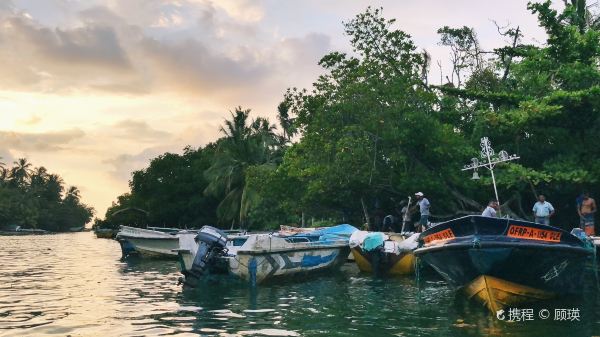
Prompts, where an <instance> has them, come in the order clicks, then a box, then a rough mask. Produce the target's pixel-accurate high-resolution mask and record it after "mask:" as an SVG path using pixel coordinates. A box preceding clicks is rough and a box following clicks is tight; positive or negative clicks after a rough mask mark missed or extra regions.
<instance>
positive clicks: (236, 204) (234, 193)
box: [204, 107, 278, 226]
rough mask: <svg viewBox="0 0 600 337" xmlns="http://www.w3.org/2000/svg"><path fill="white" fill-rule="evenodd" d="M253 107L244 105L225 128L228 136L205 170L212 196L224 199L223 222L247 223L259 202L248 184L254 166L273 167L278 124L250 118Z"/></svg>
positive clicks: (208, 192)
mask: <svg viewBox="0 0 600 337" xmlns="http://www.w3.org/2000/svg"><path fill="white" fill-rule="evenodd" d="M249 115H250V110H244V109H242V108H241V107H238V108H236V109H235V111H234V112H232V113H231V120H226V121H225V125H224V126H223V127H221V132H223V134H224V135H225V137H224V138H222V139H220V140H219V141H218V142H217V150H216V153H215V157H214V158H213V163H212V165H211V166H210V167H209V168H208V169H207V170H206V171H205V177H206V179H207V180H208V185H207V186H206V189H205V190H204V192H205V194H206V195H208V196H213V197H216V198H218V199H219V200H220V202H219V206H218V207H217V217H218V218H219V220H220V221H221V222H222V223H230V224H231V225H232V226H233V225H235V224H239V225H244V224H246V220H247V215H248V212H249V210H250V209H251V208H252V207H254V206H255V205H256V204H257V203H258V196H257V194H256V193H255V191H254V190H253V189H252V188H250V187H249V186H248V185H247V184H246V171H247V169H248V168H250V167H252V166H263V167H269V166H272V165H273V164H274V163H275V161H276V158H274V157H273V154H274V153H275V151H274V149H275V148H276V147H277V144H278V142H277V139H276V137H275V134H274V129H275V127H274V126H273V125H271V124H270V123H269V122H268V120H266V119H264V118H257V119H255V120H253V121H252V122H249V121H248V118H249Z"/></svg>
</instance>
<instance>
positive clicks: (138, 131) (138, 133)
mask: <svg viewBox="0 0 600 337" xmlns="http://www.w3.org/2000/svg"><path fill="white" fill-rule="evenodd" d="M113 127H114V129H113V130H114V131H115V135H116V136H117V137H121V138H128V139H134V140H136V141H158V140H162V141H164V140H166V139H168V138H170V136H171V134H170V133H168V132H165V131H161V130H156V129H153V128H152V127H150V126H149V125H148V123H146V122H144V121H134V120H131V119H127V120H123V121H120V122H118V123H116V124H115V125H114V126H113Z"/></svg>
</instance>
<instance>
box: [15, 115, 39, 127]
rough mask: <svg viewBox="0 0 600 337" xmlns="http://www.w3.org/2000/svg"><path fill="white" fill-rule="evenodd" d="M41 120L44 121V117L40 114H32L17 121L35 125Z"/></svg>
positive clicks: (22, 123) (21, 123) (26, 124)
mask: <svg viewBox="0 0 600 337" xmlns="http://www.w3.org/2000/svg"><path fill="white" fill-rule="evenodd" d="M41 121H42V117H40V116H38V115H31V116H29V117H27V118H24V119H20V120H18V121H17V122H18V123H19V124H20V125H25V126H33V125H36V124H39V123H40V122H41Z"/></svg>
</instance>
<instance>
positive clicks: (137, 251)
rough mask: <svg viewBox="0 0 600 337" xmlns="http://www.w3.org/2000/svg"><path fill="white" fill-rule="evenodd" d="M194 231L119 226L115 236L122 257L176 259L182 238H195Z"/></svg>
mask: <svg viewBox="0 0 600 337" xmlns="http://www.w3.org/2000/svg"><path fill="white" fill-rule="evenodd" d="M196 234H197V232H196V231H188V230H181V229H178V228H161V227H148V228H135V227H130V226H121V227H120V229H119V232H118V233H117V235H116V239H117V241H119V244H120V245H121V252H122V253H123V257H124V258H125V257H128V256H130V255H139V256H142V257H161V258H177V251H176V250H177V249H179V248H180V244H179V241H180V239H181V238H182V237H186V236H188V237H191V238H193V237H195V236H196Z"/></svg>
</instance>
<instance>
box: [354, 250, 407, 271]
mask: <svg viewBox="0 0 600 337" xmlns="http://www.w3.org/2000/svg"><path fill="white" fill-rule="evenodd" d="M352 255H353V257H354V261H355V262H356V265H357V266H358V269H360V271H362V272H365V273H374V274H376V275H381V276H385V275H412V274H414V272H415V256H414V254H413V253H411V252H406V253H401V254H400V255H397V254H394V253H385V252H381V251H372V252H365V251H363V250H362V249H361V248H360V247H354V248H352Z"/></svg>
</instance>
